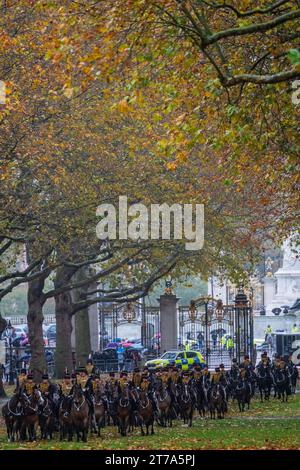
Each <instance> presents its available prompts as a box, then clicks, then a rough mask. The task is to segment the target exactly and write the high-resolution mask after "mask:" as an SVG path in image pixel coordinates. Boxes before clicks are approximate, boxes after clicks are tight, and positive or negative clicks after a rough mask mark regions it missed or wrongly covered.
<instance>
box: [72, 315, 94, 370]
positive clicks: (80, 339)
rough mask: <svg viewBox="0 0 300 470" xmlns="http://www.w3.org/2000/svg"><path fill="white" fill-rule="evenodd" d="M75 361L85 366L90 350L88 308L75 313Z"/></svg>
mask: <svg viewBox="0 0 300 470" xmlns="http://www.w3.org/2000/svg"><path fill="white" fill-rule="evenodd" d="M75 348H76V362H77V364H78V365H79V364H80V365H81V366H85V364H86V361H87V359H88V357H89V354H90V352H91V338H90V323H89V315H88V309H87V308H86V309H83V310H80V311H79V312H77V313H76V315H75Z"/></svg>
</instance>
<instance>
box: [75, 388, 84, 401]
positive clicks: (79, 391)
mask: <svg viewBox="0 0 300 470" xmlns="http://www.w3.org/2000/svg"><path fill="white" fill-rule="evenodd" d="M73 396H74V403H75V404H78V403H80V402H81V401H82V398H83V396H84V393H83V390H82V388H81V386H80V385H78V384H75V385H74V390H73Z"/></svg>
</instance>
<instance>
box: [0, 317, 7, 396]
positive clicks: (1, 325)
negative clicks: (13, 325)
mask: <svg viewBox="0 0 300 470" xmlns="http://www.w3.org/2000/svg"><path fill="white" fill-rule="evenodd" d="M6 326H7V321H6V320H5V319H4V318H2V316H1V313H0V339H1V335H2V333H3V331H4V330H5V328H6ZM1 367H2V364H1V362H0V398H5V397H6V393H5V390H4V386H3V379H2V368H1Z"/></svg>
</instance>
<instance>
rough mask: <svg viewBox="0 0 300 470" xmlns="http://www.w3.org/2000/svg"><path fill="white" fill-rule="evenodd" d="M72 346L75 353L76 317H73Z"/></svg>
mask: <svg viewBox="0 0 300 470" xmlns="http://www.w3.org/2000/svg"><path fill="white" fill-rule="evenodd" d="M71 345H72V350H73V351H75V315H73V316H72V333H71Z"/></svg>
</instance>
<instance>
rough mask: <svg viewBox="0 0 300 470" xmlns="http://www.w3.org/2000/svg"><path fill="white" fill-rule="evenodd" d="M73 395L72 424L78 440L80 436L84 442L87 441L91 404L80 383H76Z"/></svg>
mask: <svg viewBox="0 0 300 470" xmlns="http://www.w3.org/2000/svg"><path fill="white" fill-rule="evenodd" d="M73 396H74V398H73V402H72V406H71V413H70V415H71V421H72V425H73V427H74V429H75V432H76V434H77V442H79V440H80V437H81V438H82V441H83V442H87V434H88V430H89V422H90V414H89V404H88V402H87V400H86V398H85V396H84V392H83V390H82V388H81V386H80V385H77V384H75V385H74V389H73Z"/></svg>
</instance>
